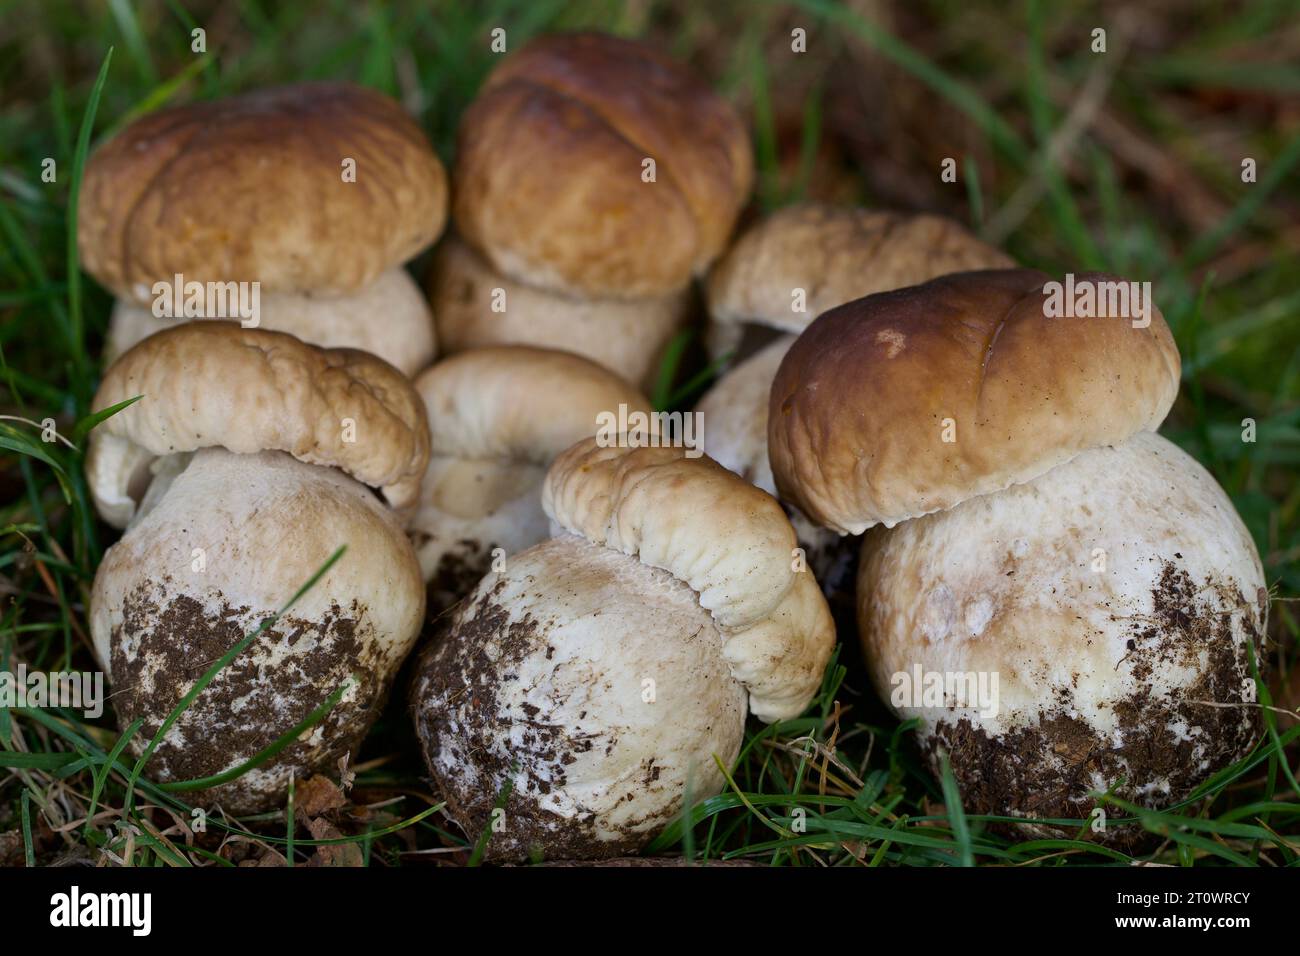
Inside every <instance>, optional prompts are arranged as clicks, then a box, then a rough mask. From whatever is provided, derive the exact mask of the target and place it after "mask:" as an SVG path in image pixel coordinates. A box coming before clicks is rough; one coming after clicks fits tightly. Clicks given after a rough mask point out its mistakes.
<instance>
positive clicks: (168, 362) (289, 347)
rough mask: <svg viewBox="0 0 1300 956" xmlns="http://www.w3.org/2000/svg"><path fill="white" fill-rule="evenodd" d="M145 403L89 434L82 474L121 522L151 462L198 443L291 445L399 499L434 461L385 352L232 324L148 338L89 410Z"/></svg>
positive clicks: (409, 393) (117, 366) (300, 455)
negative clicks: (372, 352)
mask: <svg viewBox="0 0 1300 956" xmlns="http://www.w3.org/2000/svg"><path fill="white" fill-rule="evenodd" d="M137 396H139V397H140V400H139V401H137V402H135V403H134V404H133V405H130V406H128V407H126V408H124V409H122V410H121V411H119V412H118V413H117V414H115V415H113V416H111V417H110V418H108V419H107V420H105V421H104V422H102V423H101V424H100V425H98V426H97V427H96V428H95V430H94V431H93V432H92V433H91V441H90V449H89V452H88V454H87V456H86V478H87V482H88V484H89V486H90V491H91V495H92V497H93V498H94V501H95V506H96V508H97V509H98V510H99V513H100V515H101V517H103V518H104V520H105V521H107V522H108V523H109V524H112V525H114V526H115V527H125V526H126V525H127V523H128V522H129V521H130V520H131V518H132V516H133V515H134V514H135V511H136V505H137V502H138V501H139V499H140V496H141V494H142V493H143V490H144V488H145V487H146V486H147V482H148V480H149V471H150V468H151V467H153V466H154V462H155V460H156V459H160V458H163V457H165V456H170V455H175V454H178V453H183V452H191V451H196V450H198V449H200V448H209V447H214V446H219V447H223V448H226V449H229V450H230V451H233V452H237V453H240V454H252V453H256V452H259V451H267V450H274V451H285V452H288V453H289V454H291V455H293V456H294V457H295V458H297V459H299V460H300V461H304V462H308V463H309V464H313V465H325V466H327V467H333V468H338V469H340V470H341V471H344V472H347V473H348V474H350V475H351V476H352V477H354V478H356V479H357V480H358V481H360V482H362V483H363V484H367V485H370V486H371V487H374V488H377V489H379V490H380V491H381V492H382V493H383V495H384V497H385V498H386V499H387V500H388V502H389V504H391V505H392V506H393V507H394V508H396V509H399V510H402V509H407V508H409V507H411V506H413V505H414V504H415V503H416V500H417V498H418V496H419V490H420V479H421V477H422V476H423V474H424V469H425V466H426V464H427V463H428V459H429V432H428V424H427V421H426V417H425V412H424V403H423V402H421V401H420V396H419V395H418V394H417V393H416V391H415V389H414V387H413V386H412V385H411V383H410V382H409V381H408V380H407V379H406V378H405V377H404V376H403V375H402V374H401V373H400V372H398V371H397V369H395V368H393V367H392V366H391V365H389V364H388V363H387V362H384V361H383V360H382V359H379V358H376V357H375V356H373V355H370V354H369V353H367V352H359V351H355V350H352V349H321V348H316V347H315V346H312V345H307V344H306V343H304V342H301V341H299V340H298V339H296V338H294V337H293V336H292V335H286V334H284V333H283V332H269V331H266V330H264V329H244V328H240V326H239V325H238V324H237V323H234V322H217V321H204V322H189V323H186V324H184V325H179V326H175V327H173V328H170V329H167V330H165V331H163V332H159V333H157V334H155V335H152V336H150V337H149V338H147V339H145V340H144V341H143V342H141V343H139V344H138V345H136V346H135V347H134V348H132V349H131V350H130V351H128V352H127V353H126V354H125V355H123V356H122V357H121V358H119V359H118V360H117V361H116V362H115V363H113V365H112V366H111V367H110V368H109V370H108V371H107V372H106V373H105V374H104V379H103V381H102V382H101V383H100V386H99V391H97V392H96V393H95V399H94V402H93V403H92V408H93V410H94V411H96V412H98V411H102V410H104V409H107V408H111V407H113V406H114V405H117V404H119V403H121V402H125V401H128V400H130V399H132V398H136V397H137Z"/></svg>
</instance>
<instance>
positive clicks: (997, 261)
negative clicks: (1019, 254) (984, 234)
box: [708, 202, 1015, 358]
mask: <svg viewBox="0 0 1300 956" xmlns="http://www.w3.org/2000/svg"><path fill="white" fill-rule="evenodd" d="M1014 265H1015V261H1014V260H1012V259H1011V257H1010V256H1008V255H1006V253H1004V252H1002V251H1000V250H998V249H995V248H994V247H992V246H990V245H987V244H985V243H983V242H981V241H980V240H979V239H977V238H975V237H974V236H973V235H971V234H970V233H969V232H967V231H966V230H965V229H963V228H962V227H961V226H960V225H959V224H958V223H956V222H954V221H953V220H951V219H945V218H944V217H942V216H930V215H910V214H906V213H899V212H888V211H879V210H869V209H861V208H856V207H852V206H832V205H828V204H826V203H818V202H805V203H796V204H794V205H791V206H785V207H784V208H782V209H779V210H777V211H776V212H774V213H772V215H770V216H768V217H767V218H765V219H763V220H762V221H761V222H759V223H757V224H756V225H754V226H753V227H751V228H749V229H748V230H746V231H745V232H744V233H743V234H742V235H741V236H740V238H738V239H737V240H736V243H735V245H733V246H732V247H731V248H730V249H729V250H727V254H726V255H725V256H723V257H722V258H721V259H720V260H718V264H717V265H716V266H715V267H714V268H713V271H712V272H710V273H709V282H708V302H709V317H710V327H709V351H710V352H711V353H712V354H713V356H714V357H715V358H717V357H720V356H722V355H724V354H726V353H728V352H731V351H733V350H734V349H735V348H736V347H737V346H738V345H739V344H740V340H741V336H742V327H743V326H744V325H745V324H753V325H760V326H767V327H770V328H773V329H776V330H778V331H780V332H795V333H798V332H802V331H803V330H804V329H805V328H807V326H808V323H810V322H811V321H812V320H813V319H815V318H817V316H819V315H821V314H822V313H823V312H825V311H826V310H827V309H832V308H834V307H835V306H837V305H843V304H844V303H845V302H851V301H852V300H854V299H859V298H861V297H862V296H865V295H873V294H874V293H876V292H888V291H889V290H890V289H901V288H903V287H904V286H909V285H916V284H917V283H918V282H925V281H926V280H928V279H933V278H936V277H937V276H941V275H947V274H948V273H950V272H967V271H969V270H972V269H1002V268H1010V267H1013V266H1014ZM795 289H802V290H803V292H804V302H803V303H802V304H803V306H804V308H803V310H802V311H797V312H796V311H795V309H794V304H795V303H794V299H793V295H792V294H793V292H794V290H795Z"/></svg>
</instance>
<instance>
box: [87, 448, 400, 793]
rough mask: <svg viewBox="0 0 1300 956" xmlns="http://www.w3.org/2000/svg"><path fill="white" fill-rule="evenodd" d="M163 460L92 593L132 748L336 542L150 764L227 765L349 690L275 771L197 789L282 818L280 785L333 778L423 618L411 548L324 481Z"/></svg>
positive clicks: (200, 454) (346, 484)
mask: <svg viewBox="0 0 1300 956" xmlns="http://www.w3.org/2000/svg"><path fill="white" fill-rule="evenodd" d="M170 461H171V462H172V463H173V464H174V465H175V468H174V469H173V471H174V473H172V472H169V473H168V474H167V475H166V476H165V478H160V480H159V481H158V482H155V484H154V485H153V486H151V487H150V490H149V494H148V495H147V496H146V500H145V502H144V504H143V505H142V508H141V514H140V515H139V517H138V519H137V520H136V522H135V523H134V524H133V525H132V527H131V528H130V529H129V530H128V531H127V532H126V534H125V535H123V537H122V539H121V540H120V541H118V542H117V543H116V544H114V545H113V546H112V547H110V548H109V549H108V551H107V553H106V554H105V555H104V560H103V561H102V562H101V563H100V566H99V568H98V571H97V573H96V575H95V582H94V587H93V590H92V592H91V602H90V631H91V637H92V639H93V642H94V648H95V653H96V655H97V656H98V658H99V660H100V662H101V664H102V666H103V667H104V669H105V670H107V671H108V674H109V677H110V680H111V681H112V684H113V702H114V703H113V706H114V709H115V710H116V712H117V717H118V720H119V721H120V723H121V725H122V727H123V728H125V727H126V726H128V725H129V724H131V723H132V722H133V721H134V720H136V719H137V718H140V719H142V720H143V724H142V726H141V729H140V732H139V733H137V734H136V735H135V737H134V738H133V739H132V740H131V746H132V748H133V750H134V752H135V753H136V754H139V753H140V752H141V751H142V750H143V748H144V746H145V745H146V744H147V743H148V741H149V740H150V739H152V737H153V736H154V734H155V733H156V732H157V731H158V730H159V728H160V727H161V726H162V723H163V721H164V720H165V719H166V718H167V716H168V715H169V714H170V713H171V712H172V710H173V709H174V708H175V707H176V705H177V704H178V703H179V701H180V699H181V698H182V697H183V696H184V695H185V694H186V693H188V692H189V690H190V689H191V688H192V687H193V685H194V683H195V682H196V681H197V680H198V679H199V678H200V677H201V676H202V675H203V674H204V672H206V671H207V669H208V668H209V667H210V666H211V665H212V664H213V663H214V662H215V661H217V660H218V659H219V658H220V657H221V656H222V655H223V654H225V653H226V652H227V651H228V650H230V648H231V647H233V646H234V645H235V644H236V643H238V642H239V641H240V640H241V639H243V637H244V636H245V635H246V634H249V633H252V632H253V631H256V630H257V629H258V627H259V626H260V625H261V623H262V622H263V621H264V620H266V619H267V618H269V617H271V616H272V615H274V614H275V613H276V612H278V611H279V610H280V609H282V608H284V607H285V605H286V604H288V602H289V601H290V599H291V598H293V597H294V595H295V594H296V593H297V592H298V591H299V590H300V589H301V588H302V587H303V586H304V585H305V584H307V583H308V582H309V581H310V580H311V579H312V577H313V576H314V575H315V574H316V573H317V572H319V571H320V570H321V569H322V568H323V567H325V565H326V564H327V562H328V560H329V558H330V556H331V555H332V554H334V553H335V552H336V551H337V550H338V549H339V547H340V546H342V545H346V546H347V550H346V551H345V552H344V553H343V554H342V556H341V557H339V558H338V560H337V561H336V562H335V563H334V564H333V565H332V566H330V567H329V568H328V570H326V571H325V572H324V574H323V575H321V577H320V578H319V579H318V580H316V582H315V583H314V585H313V586H312V587H310V588H309V589H307V590H306V591H305V592H304V593H303V594H302V595H301V597H299V598H298V600H297V601H296V602H295V603H294V604H293V606H292V607H290V608H289V609H288V610H287V611H286V612H285V614H284V615H283V616H282V617H280V618H279V620H277V621H276V622H275V623H273V624H271V625H270V626H269V627H268V628H267V629H266V630H265V631H264V632H263V633H262V634H260V635H259V636H258V637H256V638H254V640H253V641H252V643H251V644H250V645H249V646H248V647H247V648H246V649H245V650H244V651H243V652H241V654H240V655H239V656H237V657H236V658H235V659H234V660H233V661H232V662H231V663H230V664H228V665H227V666H226V667H225V668H224V669H223V670H222V671H220V672H219V673H218V675H217V677H216V678H215V679H214V680H213V681H212V683H211V684H209V685H208V686H207V687H206V688H205V689H204V690H203V691H202V693H200V694H199V695H198V697H196V698H195V700H194V702H193V703H192V704H191V705H190V706H189V708H188V709H187V710H186V711H185V713H184V714H183V715H182V716H181V717H180V719H179V720H177V721H176V723H175V724H174V725H173V726H172V727H171V728H170V729H169V730H168V732H167V733H166V734H165V735H164V736H163V738H162V741H161V744H160V746H159V747H158V749H157V751H156V752H155V753H154V755H153V758H152V760H151V762H150V764H149V772H150V774H151V775H153V776H154V777H155V778H156V779H159V780H162V781H171V780H188V779H196V778H202V777H207V776H210V775H214V774H217V773H220V772H222V771H226V770H229V769H232V768H234V767H237V766H239V765H241V764H243V763H244V762H246V761H248V760H250V759H251V758H252V757H254V756H255V755H256V754H258V753H259V752H260V751H262V750H264V749H265V748H266V747H268V746H270V744H271V743H273V742H274V741H275V740H276V739H277V738H278V737H280V736H281V735H283V734H285V733H287V732H289V731H290V730H291V729H292V728H293V727H294V726H295V725H297V724H298V723H299V722H301V721H303V720H304V719H306V717H307V716H308V715H309V714H311V713H312V712H313V711H314V710H315V709H316V708H318V707H320V706H321V705H322V704H324V703H325V702H326V700H327V699H328V698H329V696H330V695H331V694H333V693H334V692H335V691H336V690H338V689H339V688H341V687H343V686H344V685H345V684H347V685H348V686H347V689H346V690H345V691H344V693H343V695H342V697H341V698H340V699H339V701H338V702H337V703H336V704H335V705H334V706H333V708H331V709H330V711H329V712H328V713H327V714H326V715H325V717H324V718H323V719H322V720H321V721H319V722H318V723H316V724H315V725H314V726H313V727H311V728H310V729H309V730H307V731H305V732H304V733H302V734H301V736H300V737H299V738H298V739H297V740H295V741H294V742H293V743H292V744H290V745H289V746H288V747H287V748H285V749H284V750H283V751H281V752H280V753H279V754H278V755H276V756H275V757H274V758H272V760H271V761H270V762H268V763H263V764H262V765H260V766H259V767H257V768H255V769H254V770H252V771H250V772H248V773H246V774H244V775H243V776H241V777H240V778H239V779H238V780H236V781H233V782H231V783H227V784H224V785H221V786H219V787H217V788H215V789H213V790H209V791H205V792H204V793H203V794H200V795H198V796H199V799H200V800H201V801H202V803H203V805H208V806H210V805H211V802H210V801H216V802H219V803H220V804H221V806H222V807H223V808H224V809H226V810H228V811H231V812H248V811H254V810H261V809H266V808H268V807H273V806H283V801H284V798H285V792H286V790H287V787H288V784H289V780H290V778H291V777H294V776H296V777H297V779H298V780H299V781H301V780H303V779H305V778H306V777H307V776H309V775H311V774H312V773H321V772H325V773H333V772H336V767H337V762H338V760H339V759H341V758H343V757H344V756H345V755H347V754H348V753H349V752H355V750H356V748H357V747H359V745H360V743H361V740H362V738H364V737H365V734H366V731H367V730H368V728H369V727H370V725H371V724H372V723H373V722H374V720H375V718H376V717H377V716H378V714H379V711H380V709H381V708H382V707H383V702H384V698H385V696H386V695H387V691H388V687H389V684H390V682H391V680H392V677H393V675H394V673H396V671H397V668H398V667H399V666H400V665H401V663H402V661H403V660H404V659H405V657H406V655H407V653H408V652H409V651H410V649H411V646H412V644H413V643H414V641H415V638H416V636H417V635H418V633H419V629H420V624H421V621H422V619H423V610H424V588H423V586H422V585H421V582H420V575H419V567H418V565H417V563H416V560H415V554H414V553H413V551H412V550H411V545H410V543H409V542H408V541H407V539H406V536H405V534H404V533H403V532H402V529H401V527H400V526H399V525H398V522H397V520H396V518H395V516H394V515H393V513H392V512H391V510H390V509H389V508H387V507H385V506H384V504H383V502H381V501H380V500H379V499H378V498H377V497H376V496H375V495H374V494H372V493H371V492H370V491H369V490H368V489H367V488H366V487H365V486H364V485H362V484H361V483H359V482H357V481H356V480H354V479H352V478H350V477H348V476H347V475H345V474H343V473H342V472H341V471H338V470H336V469H332V468H320V467H316V466H314V465H307V464H304V463H302V462H300V461H297V460H295V459H294V458H292V457H291V456H289V455H287V454H284V453H283V452H273V451H266V452H258V453H253V454H234V453H232V452H229V451H226V450H225V449H222V448H204V449H201V450H199V451H197V452H195V453H194V454H193V455H178V456H173V457H172V459H170ZM196 805H200V804H198V803H196Z"/></svg>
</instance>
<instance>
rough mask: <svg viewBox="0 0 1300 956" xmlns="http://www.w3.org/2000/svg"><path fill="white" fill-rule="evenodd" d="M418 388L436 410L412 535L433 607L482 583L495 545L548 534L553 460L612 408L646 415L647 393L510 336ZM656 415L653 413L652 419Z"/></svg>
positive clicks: (446, 363) (503, 551)
mask: <svg viewBox="0 0 1300 956" xmlns="http://www.w3.org/2000/svg"><path fill="white" fill-rule="evenodd" d="M415 387H416V389H417V391H419V393H420V396H421V397H422V398H423V399H424V402H425V406H426V407H427V409H428V413H429V423H430V437H431V445H430V450H431V454H430V457H429V466H428V469H427V471H426V472H425V477H424V483H423V488H422V491H421V497H420V506H419V509H418V510H417V512H416V514H415V519H414V522H413V534H414V536H415V540H416V542H417V552H418V554H419V556H420V565H421V568H422V569H423V572H424V576H425V579H426V580H428V581H431V582H432V585H431V587H432V596H433V601H432V604H433V606H434V608H435V610H441V609H442V608H444V607H446V606H449V605H450V604H452V603H455V601H457V600H459V599H460V598H462V597H464V596H465V595H466V594H467V593H468V592H469V591H470V590H472V589H473V587H474V585H476V584H477V583H478V581H479V579H480V578H481V577H483V575H484V574H485V573H486V572H487V571H488V569H489V567H490V566H491V563H492V560H493V553H494V552H497V551H498V549H499V556H501V557H504V556H505V555H509V554H514V553H515V552H517V551H522V550H523V549H525V548H528V547H531V546H532V545H535V544H537V543H539V542H541V541H544V540H546V538H548V537H549V536H550V524H549V522H548V520H547V517H546V514H545V513H544V512H543V511H542V502H541V490H542V482H543V480H544V479H545V477H546V470H547V468H548V467H549V466H550V464H551V461H552V460H553V459H554V458H555V456H556V455H558V454H559V453H560V452H562V451H564V450H565V449H566V448H568V447H569V446H570V445H572V444H573V443H574V442H576V441H577V440H578V439H580V438H585V437H589V436H592V435H595V434H596V433H597V432H598V431H599V430H600V425H601V422H602V417H603V416H606V415H608V416H613V417H614V419H615V420H617V419H618V415H619V409H620V406H622V407H623V408H624V409H626V410H627V411H628V412H638V413H641V414H645V415H647V416H648V415H649V413H650V412H651V406H650V402H649V400H648V399H647V398H646V397H645V396H644V395H642V394H641V393H640V392H639V391H637V390H636V389H635V388H633V387H632V386H631V385H628V384H627V383H626V382H624V381H623V380H622V379H621V378H619V377H618V376H617V375H615V374H614V373H613V372H611V371H609V370H608V369H606V368H603V367H602V366H600V365H597V364H596V363H595V362H592V361H590V360H588V359H585V358H582V357H581V356H579V355H574V354H572V353H570V352H560V351H556V350H553V349H539V348H531V347H529V346H522V345H513V346H512V345H502V346H495V347H492V348H482V349H474V350H471V351H469V352H463V353H461V354H459V355H454V356H451V357H450V358H447V359H444V360H443V361H441V362H439V363H437V364H436V365H434V366H432V367H431V368H429V369H427V370H426V371H425V372H424V373H422V374H421V375H420V376H419V377H418V378H417V379H416V381H415ZM651 421H653V420H651Z"/></svg>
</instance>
